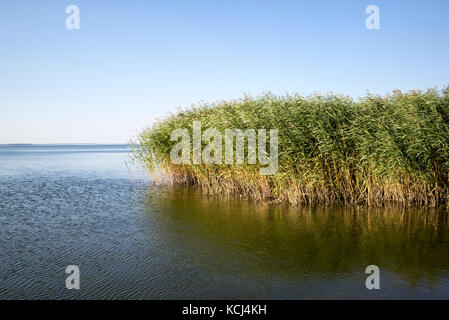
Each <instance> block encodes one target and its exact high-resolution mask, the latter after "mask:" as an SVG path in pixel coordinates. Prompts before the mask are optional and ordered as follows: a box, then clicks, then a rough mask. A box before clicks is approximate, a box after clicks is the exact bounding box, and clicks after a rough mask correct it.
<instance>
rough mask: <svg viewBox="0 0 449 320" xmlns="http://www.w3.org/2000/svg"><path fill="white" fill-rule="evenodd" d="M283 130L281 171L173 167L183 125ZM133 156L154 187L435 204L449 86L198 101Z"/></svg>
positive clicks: (442, 187)
mask: <svg viewBox="0 0 449 320" xmlns="http://www.w3.org/2000/svg"><path fill="white" fill-rule="evenodd" d="M193 121H201V124H202V128H203V130H205V129H207V128H217V129H218V130H220V131H221V132H224V130H225V129H229V128H230V129H232V128H239V129H260V128H265V129H278V130H279V162H278V171H277V172H276V174H274V175H270V176H263V175H260V174H259V170H258V165H249V164H243V165H237V164H232V165H230V164H214V165H206V164H188V165H186V164H183V165H175V164H173V163H172V162H171V161H170V150H171V148H172V146H173V145H174V144H175V143H176V142H172V141H170V134H171V132H172V131H173V130H175V129H178V128H185V129H188V130H189V132H190V133H191V135H192V123H193ZM133 156H134V159H135V160H136V161H137V162H138V163H139V164H140V165H141V166H142V167H144V168H145V170H147V171H148V172H149V173H150V174H151V176H152V179H153V180H154V181H155V183H167V182H168V183H177V184H191V185H195V186H198V187H201V188H202V189H203V190H204V191H205V192H207V193H209V194H219V195H229V194H238V195H240V196H243V197H246V198H252V199H256V200H266V201H274V202H285V203H289V204H292V205H297V204H314V203H321V204H333V203H345V204H356V205H368V206H385V205H386V204H388V203H396V204H401V205H404V206H427V207H435V206H438V205H441V204H446V205H447V204H448V200H449V87H448V88H445V89H442V90H437V89H429V90H427V91H425V92H421V91H411V92H408V93H401V92H400V91H393V93H392V94H389V95H386V96H373V95H368V96H366V97H363V98H360V99H358V100H354V99H352V98H351V97H348V96H340V95H331V94H329V95H326V96H320V95H314V96H309V97H302V96H299V95H285V96H275V95H272V94H265V95H262V96H258V97H255V98H253V97H248V96H245V97H243V98H241V99H238V100H233V101H223V102H218V103H213V104H200V105H194V106H192V107H190V108H187V109H185V110H180V111H179V112H178V113H176V114H170V115H169V116H167V117H166V118H164V119H162V120H159V121H157V122H156V123H155V124H154V125H153V126H151V127H148V128H145V129H144V130H142V132H141V133H140V134H139V136H138V138H137V140H136V143H135V150H134V153H133Z"/></svg>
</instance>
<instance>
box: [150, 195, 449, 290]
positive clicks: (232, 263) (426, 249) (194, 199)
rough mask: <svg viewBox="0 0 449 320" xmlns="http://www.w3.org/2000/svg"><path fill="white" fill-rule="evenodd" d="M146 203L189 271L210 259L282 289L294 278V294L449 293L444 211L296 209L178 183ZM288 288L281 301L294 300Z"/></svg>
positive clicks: (448, 249)
mask: <svg viewBox="0 0 449 320" xmlns="http://www.w3.org/2000/svg"><path fill="white" fill-rule="evenodd" d="M147 206H148V208H149V209H148V210H150V211H151V210H154V208H157V209H158V211H159V215H160V216H159V217H160V219H161V225H160V227H161V228H160V230H159V232H166V233H167V234H170V237H171V238H172V239H171V240H172V241H176V246H179V247H183V248H184V250H186V251H188V252H191V256H190V258H191V259H190V260H189V263H191V264H192V267H195V268H202V267H203V266H204V264H207V263H208V261H209V264H214V265H216V267H217V268H219V269H218V270H215V271H218V272H222V273H226V272H228V273H229V274H230V273H232V272H239V273H240V275H241V277H242V280H244V279H245V278H246V279H252V278H256V279H259V280H263V281H275V282H276V281H278V282H279V283H280V284H281V285H282V283H284V285H285V286H286V289H288V288H289V286H290V285H291V284H292V283H295V284H297V285H298V288H297V289H299V291H301V290H300V288H301V287H314V286H315V287H320V286H321V285H323V286H325V287H327V288H325V289H324V290H323V294H324V297H326V296H327V294H329V296H328V297H337V298H338V296H335V292H334V291H335V290H336V289H338V290H341V293H342V295H343V296H348V294H349V295H353V296H354V297H382V296H389V295H390V294H391V295H392V296H394V290H397V291H396V293H397V294H399V295H401V294H405V295H411V296H419V297H422V298H425V297H426V296H422V295H424V294H425V293H427V294H429V293H431V292H433V293H434V294H435V296H434V297H441V298H449V283H448V278H449V225H448V215H447V212H446V211H445V210H443V209H440V210H413V209H404V208H402V209H401V208H385V209H367V208H348V207H345V208H335V207H334V208H323V207H307V208H298V207H287V206H280V205H270V204H255V203H254V202H251V201H246V200H240V199H234V200H232V199H226V200H220V199H218V198H211V197H208V196H205V195H203V194H202V193H201V191H199V190H196V189H193V188H184V187H179V188H171V189H169V188H166V189H164V188H153V190H152V192H151V193H150V195H149V196H148V198H147ZM174 231H175V232H174ZM174 235H175V236H174ZM173 236H174V237H173ZM371 264H374V265H377V266H379V267H380V270H381V275H383V277H382V281H381V285H382V287H383V288H382V290H381V291H383V292H380V293H376V294H374V293H372V292H369V293H368V292H367V291H368V290H366V289H365V287H364V280H365V279H366V277H367V275H365V273H364V271H365V268H366V267H367V266H368V265H371ZM217 276H220V275H219V274H217ZM319 282H322V283H320V284H319V285H318V286H317V284H318V283H319ZM342 282H343V283H346V282H347V285H344V284H343V285H342ZM351 282H352V283H351ZM314 284H315V285H314ZM259 285H260V286H262V287H263V283H262V282H261V283H259ZM333 286H335V287H333ZM354 289H355V290H357V292H353V293H350V290H354ZM429 290H430V291H429ZM288 292H289V291H288V290H287V291H286V292H285V293H286V296H285V297H286V298H296V297H298V296H289V295H288ZM290 292H295V290H291V288H290ZM421 294H422V295H421ZM306 298H307V297H306Z"/></svg>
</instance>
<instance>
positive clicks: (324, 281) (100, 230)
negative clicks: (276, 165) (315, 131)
mask: <svg viewBox="0 0 449 320" xmlns="http://www.w3.org/2000/svg"><path fill="white" fill-rule="evenodd" d="M49 151H51V152H49ZM127 159H128V158H127V146H76V147H73V146H50V147H49V146H30V147H0V225H1V228H2V229H1V232H0V299H40V298H45V299H63V298H64V299H115V298H121V299H251V298H254V299H320V298H321V299H323V298H325V299H335V298H363V299H364V298H367V299H379V298H389V299H394V298H402V299H403V298H446V299H448V298H449V226H448V214H447V212H446V211H444V210H439V211H432V210H427V211H426V210H405V209H369V210H367V209H354V208H319V207H316V208H312V207H310V208H298V207H295V208H293V207H282V206H278V205H268V204H257V203H254V202H250V201H246V200H241V199H238V198H234V199H219V198H212V197H207V196H204V195H203V194H202V193H201V191H199V190H197V189H193V188H185V187H182V188H181V187H179V188H168V187H167V188H159V187H154V186H151V185H140V184H133V183H130V178H129V176H128V170H127V167H126V166H125V164H124V162H125V161H126V160H127ZM69 264H75V265H77V266H79V267H80V270H81V290H79V291H74V290H67V289H66V288H65V277H66V274H65V268H66V266H67V265H69ZM372 264H375V265H377V266H379V267H380V272H381V280H380V286H381V289H380V290H367V289H366V288H365V280H366V277H367V275H366V274H365V268H366V267H367V266H368V265H372Z"/></svg>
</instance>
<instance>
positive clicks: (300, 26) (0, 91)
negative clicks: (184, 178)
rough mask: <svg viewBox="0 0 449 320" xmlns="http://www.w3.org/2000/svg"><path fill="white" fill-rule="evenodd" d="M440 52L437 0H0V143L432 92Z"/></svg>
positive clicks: (446, 50)
mask: <svg viewBox="0 0 449 320" xmlns="http://www.w3.org/2000/svg"><path fill="white" fill-rule="evenodd" d="M69 5H76V6H78V8H79V10H80V16H79V17H80V28H79V29H78V30H76V29H72V30H70V29H68V28H67V27H66V19H67V17H68V16H69V14H66V7H67V6H69ZM369 5H377V6H378V7H379V10H380V29H378V30H368V29H367V28H366V27H365V20H366V19H367V17H368V14H366V13H365V9H366V7H367V6H369ZM448 56H449V1H447V0H427V1H424V0H422V1H413V0H408V1H402V0H393V1H392V0H388V1H387V0H369V1H363V0H314V1H299V0H295V1H286V0H273V1H263V0H254V1H253V0H236V1H234V0H221V1H216V0H207V1H186V0H184V1H167V0H165V1H148V0H147V1H133V0H129V1H124V0H122V1H117V0H107V1H106V0H70V1H64V0H53V1H46V0H41V1H31V0H30V1H22V0H14V1H1V2H0V144H7V143H126V142H128V141H129V140H130V139H132V138H134V137H135V136H136V134H137V133H138V132H139V131H140V130H141V129H142V128H143V127H145V126H151V124H152V123H153V122H154V121H155V120H156V119H158V118H163V117H164V116H166V115H168V114H169V113H170V112H176V110H178V109H179V108H180V107H182V108H184V107H188V106H190V105H192V104H195V103H198V102H201V101H204V102H215V101H219V100H223V99H226V100H227V99H233V98H238V97H241V96H243V94H250V95H253V96H257V95H258V94H261V93H263V92H267V91H271V92H272V93H275V94H285V93H299V94H302V95H309V94H313V93H315V92H318V93H326V92H334V93H341V94H348V95H351V96H352V97H354V98H357V97H360V96H364V95H365V94H366V93H367V91H369V92H370V93H373V94H385V93H388V92H391V91H392V90H394V89H400V90H403V91H407V90H412V89H423V90H425V89H427V88H434V87H438V88H442V87H444V86H447V85H449V81H448V80H449V77H448V75H449V59H448V58H449V57H448Z"/></svg>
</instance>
